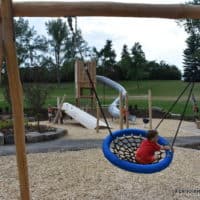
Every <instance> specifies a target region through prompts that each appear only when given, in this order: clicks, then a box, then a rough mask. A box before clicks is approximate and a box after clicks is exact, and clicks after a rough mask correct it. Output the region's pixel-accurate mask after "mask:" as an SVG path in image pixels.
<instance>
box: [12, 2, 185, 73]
mask: <svg viewBox="0 0 200 200" xmlns="http://www.w3.org/2000/svg"><path fill="white" fill-rule="evenodd" d="M14 1H15V2H17V1H18V0H14ZM24 1H25V0H24ZM26 1H30V0H26ZM32 1H37V0H32ZM65 1H67V0H65ZM74 1H77V0H74ZM78 1H82V0H78ZM87 1H91V0H87ZM98 1H101V0H98ZM103 1H104V2H106V1H108V0H103ZM114 2H123V3H126V2H127V3H158V4H178V3H184V2H185V0H126V1H122V0H121V1H119V0H114ZM28 19H29V22H30V25H31V26H34V27H35V29H36V31H37V32H38V34H41V35H45V34H46V28H45V21H48V20H50V18H28ZM78 28H80V29H81V31H82V35H83V38H84V39H85V40H86V41H87V42H88V45H89V46H91V47H93V46H95V47H96V48H97V49H101V48H103V47H104V45H105V43H106V40H108V39H109V40H112V43H113V48H114V49H115V51H116V53H117V60H119V58H120V55H121V51H122V47H123V45H124V44H126V45H128V47H129V49H131V48H132V47H133V45H134V43H135V42H139V43H140V44H141V45H142V49H143V51H144V52H145V55H146V59H147V60H155V61H157V62H160V61H161V60H163V61H165V62H166V63H168V64H175V65H176V66H177V67H178V68H179V69H180V70H183V68H182V65H183V64H182V62H183V51H184V49H185V48H186V43H185V40H186V38H187V37H188V35H187V33H186V32H185V31H184V29H183V27H180V26H178V25H177V21H176V20H171V19H158V18H157V19H148V18H114V17H78Z"/></svg>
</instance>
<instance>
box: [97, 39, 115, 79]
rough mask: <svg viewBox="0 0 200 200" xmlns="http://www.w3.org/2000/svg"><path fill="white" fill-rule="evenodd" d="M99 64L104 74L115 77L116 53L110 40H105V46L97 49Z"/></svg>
mask: <svg viewBox="0 0 200 200" xmlns="http://www.w3.org/2000/svg"><path fill="white" fill-rule="evenodd" d="M98 54H99V65H100V67H101V68H102V69H103V71H104V74H105V75H106V76H108V77H110V78H114V79H115V78H116V77H115V74H114V73H115V67H116V61H115V58H116V53H115V51H114V50H113V49H112V41H111V40H106V44H105V46H104V47H103V48H102V49H101V50H100V51H99V53H98Z"/></svg>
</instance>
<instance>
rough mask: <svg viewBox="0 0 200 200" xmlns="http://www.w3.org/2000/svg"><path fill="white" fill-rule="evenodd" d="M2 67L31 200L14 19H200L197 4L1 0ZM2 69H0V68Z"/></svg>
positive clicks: (25, 192) (25, 194) (23, 186)
mask: <svg viewBox="0 0 200 200" xmlns="http://www.w3.org/2000/svg"><path fill="white" fill-rule="evenodd" d="M0 15H1V21H0V66H1V67H2V62H3V58H5V60H6V67H7V71H8V80H9V89H10V95H11V102H12V111H13V119H14V134H15V144H16V158H17V166H18V172H19V183H20V184H19V186H20V195H21V199H22V200H30V196H31V195H30V190H29V178H28V167H27V158H26V148H25V130H24V112H23V110H24V109H23V98H22V97H23V92H22V86H21V82H20V75H19V68H18V63H17V55H16V46H15V41H14V40H13V38H15V37H14V29H13V18H14V17H15V16H16V17H20V16H21V17H22V16H24V17H41V16H43V17H63V16H66V15H68V16H113V17H159V18H171V19H180V18H193V19H199V18H200V6H198V5H176V4H173V5H167V4H165V5H159V4H157V5H154V4H128V3H113V2H57V1H55V2H41V1H40V2H30V1H29V2H15V3H12V0H1V13H0ZM1 67H0V69H1Z"/></svg>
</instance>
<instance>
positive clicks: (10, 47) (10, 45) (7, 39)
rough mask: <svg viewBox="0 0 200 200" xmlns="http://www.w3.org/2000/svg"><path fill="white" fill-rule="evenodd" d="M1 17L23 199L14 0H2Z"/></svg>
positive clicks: (25, 177)
mask: <svg viewBox="0 0 200 200" xmlns="http://www.w3.org/2000/svg"><path fill="white" fill-rule="evenodd" d="M1 17H2V27H3V46H4V50H5V51H4V52H5V57H6V63H7V64H6V66H7V72H8V82H9V89H10V96H11V102H12V112H13V119H14V137H15V145H16V157H17V167H18V174H19V182H20V194H21V199H22V200H29V199H30V191H29V179H28V167H27V158H26V148H25V131H24V112H23V98H22V97H23V94H22V85H21V82H20V76H19V69H18V64H17V56H16V46H15V41H14V34H13V33H14V29H13V16H12V1H11V0H1Z"/></svg>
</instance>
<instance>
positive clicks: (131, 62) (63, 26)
mask: <svg viewBox="0 0 200 200" xmlns="http://www.w3.org/2000/svg"><path fill="white" fill-rule="evenodd" d="M14 24H15V37H16V49H17V57H18V63H19V66H20V74H21V80H22V82H57V83H60V82H67V81H74V62H75V60H76V59H80V58H81V56H80V53H81V54H82V55H83V57H84V58H85V59H92V60H95V61H96V63H97V73H98V74H100V75H105V76H107V77H110V78H111V79H114V80H135V81H138V80H144V79H151V80H168V79H169V80H172V79H174V80H179V79H181V72H180V70H179V69H178V68H177V67H176V66H175V65H169V64H167V63H166V62H164V61H160V62H156V61H148V60H147V59H146V57H145V53H144V51H143V50H142V45H141V44H140V43H139V42H135V43H134V44H133V46H132V47H131V48H130V50H129V48H128V46H127V45H126V44H124V46H123V48H122V52H121V57H120V60H119V61H117V60H116V52H115V50H114V49H113V44H112V40H107V41H106V42H105V45H104V47H103V48H102V49H100V50H97V48H95V47H89V46H88V44H87V42H86V41H85V40H84V39H83V37H82V33H81V30H80V29H78V30H76V31H74V34H73V33H72V31H71V30H70V28H72V27H70V25H71V26H72V19H71V24H70V23H69V18H68V21H67V19H66V20H65V19H61V18H58V19H54V20H50V21H47V22H46V23H45V27H46V31H47V36H41V35H38V34H37V32H36V30H35V28H34V27H30V25H29V21H28V20H26V19H24V18H18V19H15V23H14ZM5 72H6V71H5V68H4V70H3V74H6V73H5Z"/></svg>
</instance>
